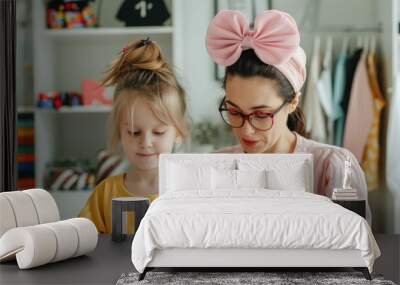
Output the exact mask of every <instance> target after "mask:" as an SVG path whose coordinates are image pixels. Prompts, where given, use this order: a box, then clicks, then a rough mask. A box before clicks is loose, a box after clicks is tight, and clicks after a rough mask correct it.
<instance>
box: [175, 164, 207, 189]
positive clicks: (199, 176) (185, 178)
mask: <svg viewBox="0 0 400 285" xmlns="http://www.w3.org/2000/svg"><path fill="white" fill-rule="evenodd" d="M211 187H212V184H211V167H207V166H199V167H196V166H189V167H188V166H185V165H181V164H176V163H169V165H168V178H167V189H168V190H169V191H185V190H193V189H197V190H201V189H205V190H210V189H211Z"/></svg>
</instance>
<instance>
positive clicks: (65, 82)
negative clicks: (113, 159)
mask: <svg viewBox="0 0 400 285" xmlns="http://www.w3.org/2000/svg"><path fill="white" fill-rule="evenodd" d="M170 1H171V3H170V4H169V5H168V6H170V7H171V9H170V13H171V19H172V21H171V22H172V24H171V25H170V26H159V27H100V28H82V29H61V30H49V29H47V28H46V26H45V19H46V18H45V15H46V14H45V9H46V7H45V1H36V0H35V1H32V2H33V3H32V5H33V9H32V13H33V14H32V19H33V50H34V51H33V58H34V61H33V62H34V84H33V85H34V94H35V96H36V94H38V93H39V92H47V91H62V92H65V91H78V92H81V83H82V81H83V80H85V79H94V80H100V79H101V78H102V77H103V76H104V72H105V70H106V68H107V66H108V65H109V64H110V63H111V61H112V60H113V59H114V58H115V57H116V56H117V55H118V53H119V52H120V51H121V50H122V48H123V47H124V46H125V45H126V44H127V43H129V42H131V41H133V40H136V39H141V38H145V37H146V36H150V37H151V39H153V40H155V41H156V42H157V43H158V44H159V45H160V46H161V48H162V50H163V53H164V55H165V57H166V59H167V60H168V61H169V63H170V64H172V66H174V67H176V68H177V69H179V68H180V66H181V64H182V62H183V60H182V59H181V57H182V56H183V54H182V52H181V50H182V47H181V45H182V40H180V38H181V37H179V36H177V33H178V32H179V31H181V30H180V28H179V27H178V28H177V27H176V25H178V23H180V22H181V20H179V17H180V16H181V15H180V9H179V5H181V4H180V3H181V1H182V0H170ZM34 101H36V99H35V100H34ZM30 109H31V110H32V109H33V110H34V114H35V155H36V162H35V179H36V184H37V185H36V186H37V187H44V182H43V181H44V177H45V174H46V166H47V165H48V164H49V163H52V162H53V161H55V160H60V159H67V158H77V159H90V160H91V161H94V160H95V158H96V154H97V152H98V151H99V150H100V149H102V148H105V147H106V143H107V119H108V115H109V113H110V111H111V108H110V107H108V106H90V107H85V106H79V107H62V108H61V109H60V110H57V111H56V110H46V109H39V108H30ZM52 193H53V196H54V197H55V199H56V201H57V204H58V205H59V207H60V210H61V216H62V218H69V217H72V216H74V215H77V214H78V212H77V210H79V209H80V208H81V207H82V206H83V204H84V203H85V201H86V199H87V197H88V195H89V194H90V191H65V190H64V191H54V192H52ZM71 209H72V210H71Z"/></svg>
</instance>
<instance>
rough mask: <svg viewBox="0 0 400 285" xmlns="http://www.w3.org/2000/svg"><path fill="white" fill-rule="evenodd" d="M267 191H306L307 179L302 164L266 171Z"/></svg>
mask: <svg viewBox="0 0 400 285" xmlns="http://www.w3.org/2000/svg"><path fill="white" fill-rule="evenodd" d="M267 181H268V183H267V185H268V189H272V190H290V191H304V192H305V191H306V189H307V184H308V183H307V178H306V169H305V165H304V163H300V164H296V165H293V167H290V168H287V169H284V170H283V169H282V170H281V169H270V170H268V171H267Z"/></svg>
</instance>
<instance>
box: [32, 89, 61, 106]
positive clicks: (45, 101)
mask: <svg viewBox="0 0 400 285" xmlns="http://www.w3.org/2000/svg"><path fill="white" fill-rule="evenodd" d="M59 95H60V92H57V91H50V92H41V93H39V95H38V101H37V106H38V108H43V109H53V98H55V97H57V96H59Z"/></svg>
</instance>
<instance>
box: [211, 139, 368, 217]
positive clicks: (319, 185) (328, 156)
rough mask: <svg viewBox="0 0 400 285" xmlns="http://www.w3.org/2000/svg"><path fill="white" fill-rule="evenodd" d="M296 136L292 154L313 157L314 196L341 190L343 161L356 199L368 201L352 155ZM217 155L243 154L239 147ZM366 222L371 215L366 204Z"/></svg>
mask: <svg viewBox="0 0 400 285" xmlns="http://www.w3.org/2000/svg"><path fill="white" fill-rule="evenodd" d="M295 135H296V138H297V140H296V146H295V149H294V151H293V152H294V153H311V154H313V156H314V191H315V193H316V194H320V195H324V196H327V197H331V195H332V191H333V188H341V187H342V183H343V176H344V161H345V160H346V158H347V157H349V158H350V160H351V165H352V173H351V181H350V185H351V186H352V187H353V188H355V189H357V193H358V197H359V198H360V199H363V200H366V201H368V191H367V183H366V180H365V176H364V172H363V170H362V169H361V167H360V164H359V163H358V161H357V159H356V158H355V157H354V155H353V154H352V153H351V152H350V151H348V150H347V149H345V148H340V147H337V146H332V145H328V144H323V143H319V142H316V141H313V140H309V139H306V138H304V137H302V136H300V135H299V134H297V133H295ZM217 152H218V153H243V149H242V147H241V145H236V146H231V147H227V148H223V149H220V150H218V151H217ZM366 218H367V221H368V222H369V223H370V221H371V214H370V210H369V206H368V203H367V211H366Z"/></svg>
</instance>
